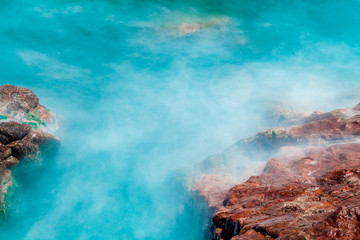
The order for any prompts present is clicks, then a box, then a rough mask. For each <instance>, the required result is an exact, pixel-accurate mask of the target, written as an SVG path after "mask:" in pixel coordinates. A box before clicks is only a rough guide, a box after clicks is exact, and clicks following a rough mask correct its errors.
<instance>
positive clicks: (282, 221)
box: [197, 107, 360, 240]
mask: <svg viewBox="0 0 360 240" xmlns="http://www.w3.org/2000/svg"><path fill="white" fill-rule="evenodd" d="M345 111H347V113H348V110H336V111H333V112H330V113H321V114H320V113H319V115H318V116H316V117H315V118H314V119H312V120H311V121H308V123H305V124H304V125H297V126H291V127H286V128H273V129H270V130H267V131H264V132H260V133H259V134H257V135H256V136H255V137H254V138H251V139H247V140H245V141H239V142H238V143H236V144H235V145H234V146H233V147H232V148H230V149H234V148H240V147H241V148H242V149H246V151H244V152H245V153H247V154H248V155H249V157H251V156H252V155H253V154H254V156H255V155H256V154H259V155H261V154H264V153H268V152H273V153H276V155H275V157H273V158H271V160H269V161H268V163H267V164H266V166H265V168H264V170H263V172H262V173H261V174H260V175H258V176H252V177H250V178H249V179H248V180H247V181H246V182H244V183H242V184H238V185H235V186H234V187H232V188H231V189H230V190H228V193H227V197H226V198H225V199H224V200H223V201H222V202H223V205H222V206H220V205H219V203H220V202H221V197H220V196H221V195H219V193H221V194H223V191H222V189H221V186H220V185H219V184H215V187H214V188H212V187H209V186H207V188H206V189H205V190H206V191H205V190H204V186H206V181H205V182H201V181H200V183H201V184H203V185H202V188H200V190H199V189H197V191H198V192H199V193H202V195H203V196H204V197H205V198H206V200H207V201H208V203H209V205H210V206H211V203H216V204H213V205H214V206H215V208H216V209H217V212H216V213H215V215H214V216H213V224H212V227H211V231H212V234H213V239H218V240H221V239H223V240H227V239H237V240H240V239H253V240H256V239H308V240H310V239H349V240H350V239H359V240H360V142H359V141H358V137H359V136H360V115H359V114H358V112H357V111H359V110H358V109H357V108H356V107H355V108H354V109H352V110H351V111H352V112H351V111H350V112H351V114H348V115H346V116H345V115H342V113H343V112H345ZM313 117H314V115H313ZM249 149H250V150H249ZM244 152H243V153H244ZM234 153H236V151H234ZM225 155H226V154H222V155H221V156H225ZM218 159H221V161H222V162H225V163H226V164H228V162H226V158H224V157H222V158H218ZM204 179H206V178H204ZM212 182H217V183H219V182H221V181H220V180H216V181H208V184H212ZM219 186H220V187H219ZM223 186H225V187H224V189H223V190H226V188H227V187H228V185H227V186H226V185H223ZM212 189H214V194H212V192H211V191H212ZM202 190H204V191H202ZM214 199H215V200H216V201H215V200H214ZM212 207H213V206H212Z"/></svg>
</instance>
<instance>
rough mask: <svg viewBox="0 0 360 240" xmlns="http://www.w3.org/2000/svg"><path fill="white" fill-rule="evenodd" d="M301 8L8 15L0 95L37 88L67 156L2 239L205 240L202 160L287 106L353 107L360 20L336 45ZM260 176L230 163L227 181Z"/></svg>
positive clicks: (127, 6)
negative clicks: (200, 204)
mask: <svg viewBox="0 0 360 240" xmlns="http://www.w3.org/2000/svg"><path fill="white" fill-rule="evenodd" d="M301 3H302V4H298V5H297V4H294V5H292V4H291V5H281V6H278V4H275V5H276V6H277V7H278V8H276V7H269V8H266V9H265V8H262V7H261V3H258V4H254V3H248V1H241V2H240V3H238V1H237V3H235V2H229V3H226V4H225V3H220V2H217V1H214V2H212V3H208V2H207V3H206V4H203V2H202V1H191V3H189V2H181V3H180V2H176V1H175V2H174V3H171V4H160V3H159V2H158V1H144V2H142V3H141V4H140V3H139V2H137V1H127V2H126V3H117V2H111V1H93V2H91V3H90V2H87V1H80V0H79V1H75V2H74V3H73V5H71V4H70V3H69V4H65V3H63V4H60V3H59V4H55V3H48V4H42V3H41V4H40V3H36V2H35V3H31V4H30V3H24V7H23V8H22V9H18V8H16V3H8V4H7V5H5V6H4V7H2V8H1V9H0V12H1V13H2V14H4V15H5V16H10V17H9V19H8V20H7V22H6V23H0V30H1V31H2V32H5V33H6V34H5V35H6V36H5V37H1V38H0V41H1V42H2V43H4V44H6V45H7V46H8V48H7V49H9V50H7V51H6V54H7V55H5V56H1V57H0V59H1V61H2V62H4V68H3V70H1V74H2V76H3V77H2V78H1V80H0V81H1V84H5V83H11V84H16V85H20V86H24V87H28V88H31V89H32V90H33V91H34V92H35V93H36V94H38V96H39V98H40V100H41V103H42V104H43V105H45V106H46V107H49V108H50V109H51V110H52V111H54V112H55V113H57V114H58V116H59V118H60V121H61V123H62V125H61V130H60V132H58V135H60V137H61V138H62V146H61V149H60V151H59V153H58V155H57V156H56V157H55V159H53V160H52V161H50V160H49V164H48V166H46V167H45V168H44V169H43V170H42V171H41V174H40V175H38V176H36V177H33V178H32V179H31V182H29V183H28V184H26V185H25V186H23V187H22V192H23V193H21V194H20V193H19V194H18V195H16V196H17V197H15V200H14V203H16V204H14V205H12V206H11V209H10V212H9V220H8V222H7V223H6V224H5V225H4V227H3V228H2V229H1V234H0V236H2V235H4V236H7V239H11V238H12V239H42V238H43V239H49V238H50V239H63V238H69V239H91V238H95V239H97V238H99V239H201V238H202V237H203V236H204V232H203V227H204V224H205V223H206V221H207V219H206V217H204V216H203V214H204V213H203V212H202V210H201V209H198V208H197V205H196V204H194V203H193V202H192V199H191V196H190V194H189V193H188V192H187V189H186V186H185V184H184V183H185V182H186V181H187V178H188V177H189V176H188V175H191V172H192V171H195V170H197V169H196V166H198V164H199V163H200V162H201V161H202V160H203V159H204V158H206V157H207V156H209V155H212V154H216V153H221V152H222V151H223V150H224V149H226V148H227V147H228V146H230V145H232V144H233V143H235V142H236V141H238V140H239V139H243V138H247V137H250V136H252V135H254V134H255V133H256V132H258V131H260V130H263V129H266V128H269V127H272V126H273V125H274V124H276V122H274V121H275V120H273V119H270V117H269V116H271V112H272V111H273V110H274V108H276V106H278V105H279V104H284V103H285V104H287V105H290V106H293V108H294V109H298V110H299V111H300V110H301V111H315V110H322V111H328V110H332V109H334V108H339V107H352V106H355V104H356V103H357V101H358V100H359V99H358V97H359V96H358V95H356V94H355V95H354V94H353V95H351V96H350V97H344V96H347V94H348V93H349V92H351V91H352V90H354V89H356V88H357V87H358V84H359V76H360V70H359V68H358V67H357V66H359V63H360V58H359V54H358V53H359V52H358V46H357V45H356V44H357V43H356V41H355V40H354V38H356V39H357V40H359V39H358V38H359V36H358V35H355V36H354V35H351V34H350V35H348V33H347V32H345V30H342V28H341V27H342V26H343V27H344V28H345V27H346V26H347V25H350V26H355V25H356V22H358V21H357V20H358V19H356V17H354V16H353V15H352V14H349V15H348V16H344V19H343V21H339V22H338V23H336V25H335V27H336V29H338V30H339V31H340V32H341V33H342V36H344V39H343V40H341V41H340V40H339V36H338V35H337V34H335V33H332V32H330V31H329V32H327V33H323V32H321V30H320V29H321V27H322V26H324V25H326V24H328V22H329V21H331V20H330V19H329V18H328V17H326V16H322V15H321V16H320V19H316V20H312V19H310V20H309V16H304V15H303V12H306V11H305V10H304V9H312V10H314V9H313V6H312V5H311V4H312V3H307V2H306V1H301ZM264 4H265V3H264ZM327 4H328V3H326V2H325V3H323V5H324V6H325V5H327ZM206 5H209V6H208V7H206ZM323 5H319V6H317V5H315V11H317V10H318V7H319V8H320V7H324V6H323ZM330 5H331V4H330ZM353 5H355V6H358V3H355V2H354V3H353ZM338 8H340V9H348V8H349V7H348V6H347V5H346V4H345V5H344V4H341V3H339V7H338ZM216 9H217V10H216ZM289 9H291V11H290V10H289ZM326 9H327V10H328V11H330V14H335V12H339V9H336V10H335V9H331V8H329V7H327V8H326ZM18 11H20V13H19V12H18ZM289 12H291V16H290V13H289ZM294 14H295V16H294ZM14 16H21V19H22V21H17V20H16V18H15V17H14ZM311 16H313V17H315V16H319V15H317V14H314V15H311ZM354 18H355V19H354ZM350 20H351V21H353V23H352V22H351V21H350ZM189 24H190V25H189ZM189 26H190V27H189ZM10 29H11V31H10ZM184 29H185V30H184ZM181 32H182V33H181ZM17 36H21V37H17ZM39 36H41V37H39ZM5 59H6V61H5ZM246 159H247V160H246ZM242 160H243V162H239V161H242ZM263 163H265V162H261V161H258V162H254V161H253V159H252V158H251V156H245V157H244V158H239V157H237V158H234V162H233V164H236V166H238V168H239V169H240V170H241V169H242V171H240V170H239V172H234V173H231V174H232V175H237V174H238V175H241V174H243V175H241V176H239V178H243V177H244V176H245V172H246V171H244V170H249V171H250V170H251V169H254V168H255V167H256V169H257V168H259V166H261V165H262V164H263ZM184 169H185V170H184ZM16 171H20V170H15V176H16V177H18V178H19V180H18V181H19V182H20V185H21V182H22V180H21V175H20V174H16ZM205 229H206V227H205ZM206 231H207V230H206Z"/></svg>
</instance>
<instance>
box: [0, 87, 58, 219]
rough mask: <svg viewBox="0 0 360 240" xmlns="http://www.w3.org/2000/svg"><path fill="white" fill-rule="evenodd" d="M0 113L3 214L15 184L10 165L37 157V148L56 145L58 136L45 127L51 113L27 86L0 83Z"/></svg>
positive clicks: (0, 208) (0, 201) (0, 199)
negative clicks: (1, 84) (0, 84)
mask: <svg viewBox="0 0 360 240" xmlns="http://www.w3.org/2000/svg"><path fill="white" fill-rule="evenodd" d="M0 114H1V115H0V214H1V215H2V217H4V216H5V213H6V208H7V205H8V204H9V201H10V200H9V199H10V196H9V194H11V192H13V191H12V190H11V189H14V188H15V187H16V186H15V185H16V184H14V180H13V178H12V174H11V168H12V167H14V166H16V165H17V164H18V163H19V162H21V161H25V160H28V161H36V160H39V159H40V157H41V150H42V149H43V148H44V147H47V146H50V145H51V146H57V145H58V144H59V139H58V138H57V137H55V136H53V135H51V134H49V133H48V132H47V128H46V126H47V125H46V123H49V124H54V123H55V115H54V114H53V113H51V112H48V111H47V110H46V109H45V108H44V106H42V105H41V104H40V103H39V99H38V98H37V96H36V95H35V94H34V93H33V92H32V91H30V90H29V89H26V88H22V87H17V86H11V85H4V86H0Z"/></svg>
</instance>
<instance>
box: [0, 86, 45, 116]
mask: <svg viewBox="0 0 360 240" xmlns="http://www.w3.org/2000/svg"><path fill="white" fill-rule="evenodd" d="M0 103H1V106H2V107H3V108H5V109H7V110H8V111H25V112H29V111H30V110H32V109H35V108H36V107H37V106H38V105H39V99H38V97H37V96H36V95H35V94H34V93H33V92H31V91H30V90H29V89H26V88H22V87H17V86H11V85H4V86H1V87H0Z"/></svg>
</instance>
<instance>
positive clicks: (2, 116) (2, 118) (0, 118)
mask: <svg viewBox="0 0 360 240" xmlns="http://www.w3.org/2000/svg"><path fill="white" fill-rule="evenodd" d="M7 118H8V117H7V116H4V115H0V120H4V119H7Z"/></svg>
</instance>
